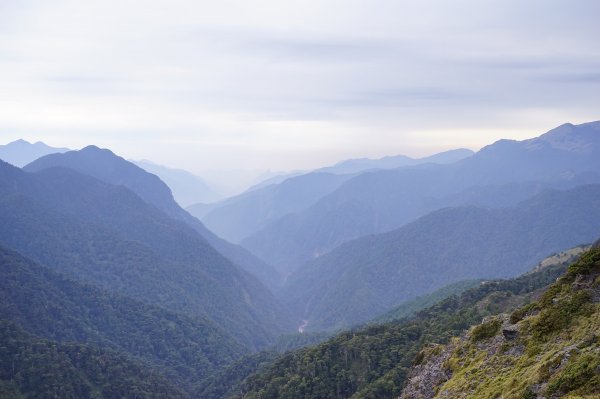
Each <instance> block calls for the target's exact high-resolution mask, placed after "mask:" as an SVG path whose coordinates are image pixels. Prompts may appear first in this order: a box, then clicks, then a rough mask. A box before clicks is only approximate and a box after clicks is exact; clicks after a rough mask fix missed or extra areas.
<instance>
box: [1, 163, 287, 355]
mask: <svg viewBox="0 0 600 399" xmlns="http://www.w3.org/2000/svg"><path fill="white" fill-rule="evenodd" d="M0 203H1V204H2V206H0V220H1V223H0V226H1V228H0V242H3V243H4V244H6V245H7V246H9V247H11V248H14V249H16V250H17V251H19V252H20V253H22V254H24V255H26V256H28V257H30V258H32V259H34V260H36V261H38V262H40V263H42V264H43V265H46V266H49V267H52V268H53V269H55V270H57V271H60V272H63V273H65V274H67V275H69V276H71V277H73V278H76V279H79V280H82V281H86V282H89V283H93V284H96V285H100V286H102V287H104V288H106V289H108V290H111V291H114V292H117V293H121V294H124V295H128V296H132V297H135V298H137V299H140V300H142V301H145V302H148V303H153V304H158V305H160V306H165V307H167V308H169V309H172V310H175V311H182V312H186V313H189V314H191V315H194V316H195V315H200V316H202V315H204V316H208V317H209V318H210V319H212V320H214V321H216V322H217V323H218V324H219V325H220V326H222V327H224V328H225V329H226V330H227V331H228V332H229V333H231V334H233V335H234V336H236V337H237V338H238V339H240V340H242V341H243V342H244V343H245V344H246V345H249V346H250V347H255V346H262V345H266V344H268V343H269V342H271V341H272V340H273V339H274V338H275V337H276V336H277V335H278V334H279V333H280V332H281V331H285V330H286V325H287V322H286V314H285V311H284V310H283V308H282V307H281V306H280V305H279V304H278V303H277V301H276V299H275V298H274V297H273V295H272V294H271V293H270V292H269V290H268V289H266V288H265V287H264V286H263V285H262V284H260V282H259V281H258V280H257V279H256V278H254V277H253V276H251V275H249V274H248V273H247V272H244V271H242V270H240V269H238V268H237V267H236V266H235V265H233V264H232V263H231V262H229V261H228V260H227V259H226V258H224V257H223V256H221V255H220V254H219V253H218V252H217V251H216V250H214V249H213V248H212V247H211V246H210V245H209V244H208V243H207V242H206V240H204V239H203V238H202V237H201V236H200V235H199V234H198V233H197V232H196V231H194V230H193V229H192V228H190V227H189V226H188V225H186V224H185V223H182V222H178V221H176V220H173V219H171V218H169V217H168V216H166V215H165V214H163V213H162V212H160V211H159V210H157V209H156V208H154V207H152V206H150V205H148V204H146V203H145V202H143V201H142V200H141V199H140V198H139V197H137V196H136V195H135V194H133V193H132V192H130V191H129V190H127V189H126V188H124V187H117V186H113V185H110V184H107V183H104V182H101V181H98V180H96V179H94V178H92V177H89V176H84V175H81V174H79V173H77V172H75V171H72V170H70V169H65V168H51V169H48V170H44V171H42V172H40V173H27V172H23V171H21V170H19V169H17V168H14V167H11V166H10V165H7V164H0Z"/></svg>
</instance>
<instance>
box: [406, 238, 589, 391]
mask: <svg viewBox="0 0 600 399" xmlns="http://www.w3.org/2000/svg"><path fill="white" fill-rule="evenodd" d="M598 331H600V249H598V248H596V249H594V250H592V251H590V252H588V253H587V254H585V255H584V256H583V257H582V258H581V259H580V260H579V261H578V262H577V263H575V264H573V265H571V266H570V267H569V270H568V272H567V273H566V274H565V275H564V276H563V277H561V278H560V280H558V282H556V283H555V284H553V285H552V286H551V287H550V288H549V289H548V290H547V291H546V292H545V293H544V295H543V296H542V297H541V298H540V300H539V301H536V302H532V303H529V304H527V305H525V306H524V307H522V308H520V309H518V310H516V311H515V312H513V313H512V315H510V316H509V315H499V316H496V317H492V318H487V319H485V320H484V321H483V323H481V324H480V325H477V326H475V327H474V328H472V329H471V330H470V331H469V333H468V334H465V335H463V336H461V337H457V338H454V339H453V340H452V341H451V342H450V343H449V344H448V345H446V346H437V347H432V348H429V349H428V350H427V351H424V352H423V355H422V356H421V358H420V359H419V362H418V364H417V365H416V366H414V367H413V368H412V370H411V372H410V375H409V384H408V386H407V387H406V388H405V389H404V390H403V392H402V395H401V396H400V398H401V399H409V398H410V399H412V398H423V399H426V398H427V399H429V398H498V397H508V398H559V397H585V398H597V397H598V396H600V340H599V338H598V335H597V334H598Z"/></svg>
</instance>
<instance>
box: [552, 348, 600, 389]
mask: <svg viewBox="0 0 600 399" xmlns="http://www.w3.org/2000/svg"><path fill="white" fill-rule="evenodd" d="M599 370H600V356H598V355H597V354H595V355H594V354H591V353H586V354H584V355H579V356H578V355H574V356H572V357H571V358H570V359H569V362H568V363H567V365H566V366H565V367H564V369H563V370H562V371H561V372H560V373H559V374H558V375H557V376H556V377H554V378H552V379H551V380H550V382H549V384H548V388H547V394H548V395H554V394H557V393H560V394H566V393H569V392H574V391H577V393H579V394H592V393H600V372H599Z"/></svg>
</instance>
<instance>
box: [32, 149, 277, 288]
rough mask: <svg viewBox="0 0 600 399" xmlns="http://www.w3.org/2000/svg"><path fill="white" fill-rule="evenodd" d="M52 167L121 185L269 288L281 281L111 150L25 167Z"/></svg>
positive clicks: (156, 180)
mask: <svg viewBox="0 0 600 399" xmlns="http://www.w3.org/2000/svg"><path fill="white" fill-rule="evenodd" d="M52 167H66V168H69V169H72V170H75V171H77V172H79V173H82V174H85V175H88V176H92V177H94V178H96V179H98V180H101V181H104V182H106V183H110V184H112V185H116V186H124V187H126V188H128V189H129V190H131V191H132V192H134V193H135V194H137V195H138V196H139V197H140V198H141V199H143V200H144V201H145V202H147V203H148V204H151V205H153V206H155V207H156V208H158V209H159V210H161V211H162V212H164V213H165V214H167V215H168V216H170V217H171V218H173V219H176V220H180V221H183V222H185V223H187V224H188V225H190V226H191V227H192V228H193V229H195V230H196V231H197V232H198V233H200V235H202V236H203V237H204V238H205V239H206V240H207V241H208V242H209V243H210V244H211V245H212V246H213V247H214V248H215V249H217V251H219V252H221V253H222V254H223V255H224V256H225V257H227V258H228V259H230V260H231V261H232V262H233V263H235V264H237V265H239V266H240V267H242V268H243V269H245V270H247V271H249V272H251V273H252V274H254V275H256V276H257V277H259V278H260V279H261V280H262V281H263V282H264V283H265V284H267V285H269V286H270V287H272V288H275V287H278V286H279V283H280V276H279V274H278V273H277V272H276V271H275V270H274V269H273V268H272V267H270V266H268V265H267V264H266V263H265V262H263V261H262V260H260V259H258V258H256V257H255V256H254V255H252V254H251V253H249V252H248V251H247V250H245V249H244V248H242V247H240V246H237V245H234V244H231V243H229V242H227V241H225V240H222V239H220V238H219V237H217V236H216V235H214V234H213V233H212V232H211V231H209V230H208V229H207V228H206V227H205V226H204V225H203V224H202V223H201V222H200V221H199V220H198V219H196V218H194V217H193V216H191V215H190V214H189V213H187V212H186V211H185V210H184V209H183V208H181V207H180V206H179V205H178V204H177V202H175V200H174V198H173V194H172V193H171V190H170V189H169V187H168V186H167V185H166V184H165V183H164V182H163V181H161V180H160V179H159V178H158V177H157V176H156V175H153V174H151V173H148V172H146V171H145V170H143V169H142V168H140V167H139V166H137V165H135V164H133V163H131V162H129V161H127V160H125V159H123V158H121V157H119V156H117V155H115V154H114V153H112V152H111V151H110V150H106V149H100V148H98V147H96V146H88V147H85V148H83V149H81V150H79V151H69V152H66V153H64V154H51V155H48V156H45V157H42V158H40V159H37V160H36V161H34V162H32V163H30V164H29V165H27V166H25V167H24V168H23V169H24V170H26V171H29V172H39V171H43V170H45V169H48V168H52Z"/></svg>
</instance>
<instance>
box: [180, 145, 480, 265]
mask: <svg viewBox="0 0 600 399" xmlns="http://www.w3.org/2000/svg"><path fill="white" fill-rule="evenodd" d="M471 154H473V152H472V151H470V150H465V149H460V150H452V151H447V152H444V153H440V154H436V155H432V156H430V157H426V158H421V159H413V158H409V157H405V156H402V155H399V156H395V157H385V158H381V159H366V158H365V159H355V160H348V161H343V162H340V163H338V164H336V165H334V166H330V167H325V168H321V169H317V170H315V171H313V172H293V173H290V174H286V175H280V176H275V177H273V178H271V179H268V180H266V181H264V182H262V183H260V184H259V185H256V186H253V187H251V188H250V189H249V190H247V191H246V192H244V193H242V194H240V195H238V196H235V197H232V198H228V199H226V200H223V201H221V202H220V203H215V204H210V205H208V206H206V205H204V204H197V205H193V206H190V207H188V211H189V212H190V213H192V214H193V215H194V216H196V217H198V218H200V219H202V221H203V222H204V223H205V224H206V226H207V227H208V228H209V229H211V230H212V231H214V232H215V233H217V234H218V235H219V236H221V237H223V238H225V239H227V240H229V241H232V242H236V243H237V242H240V241H241V240H243V239H244V238H247V237H248V236H251V235H252V234H254V233H256V232H258V231H260V230H261V229H263V228H266V227H267V226H269V225H270V224H273V223H277V221H278V220H279V219H280V218H282V217H283V216H285V215H287V214H289V213H293V212H298V211H302V210H304V209H306V208H308V207H309V206H311V205H313V204H314V203H315V202H317V201H318V200H319V199H320V198H322V197H324V196H326V195H327V194H329V193H331V192H333V191H334V190H336V189H337V188H338V187H339V186H340V185H341V184H342V183H343V182H345V181H346V180H349V179H350V178H351V177H353V176H354V175H355V174H358V173H361V172H365V171H367V170H370V169H389V168H397V167H401V166H407V165H419V164H424V163H429V162H431V163H449V162H453V161H456V160H459V159H463V158H465V157H467V156H470V155H471ZM274 266H275V267H276V268H277V269H278V270H285V269H286V268H285V267H279V266H278V265H274Z"/></svg>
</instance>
